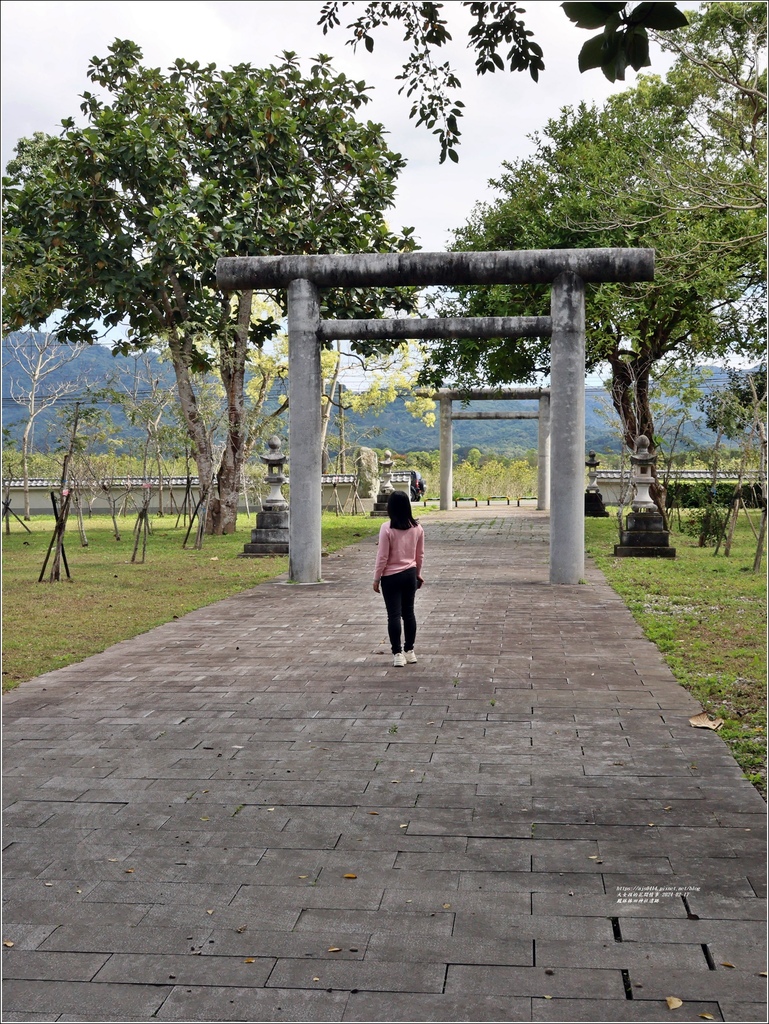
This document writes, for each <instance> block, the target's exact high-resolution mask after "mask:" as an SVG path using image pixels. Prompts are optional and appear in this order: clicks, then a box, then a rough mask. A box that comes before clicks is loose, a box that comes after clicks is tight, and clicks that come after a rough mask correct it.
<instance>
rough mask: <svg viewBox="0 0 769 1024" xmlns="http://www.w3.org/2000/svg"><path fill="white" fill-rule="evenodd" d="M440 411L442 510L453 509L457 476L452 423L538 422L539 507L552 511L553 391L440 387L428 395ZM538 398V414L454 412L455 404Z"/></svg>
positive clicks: (548, 389) (541, 389)
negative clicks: (551, 446)
mask: <svg viewBox="0 0 769 1024" xmlns="http://www.w3.org/2000/svg"><path fill="white" fill-rule="evenodd" d="M425 394H427V395H429V397H430V398H432V399H433V400H434V401H436V402H438V403H439V408H440V445H441V450H440V452H441V453H440V463H441V501H440V507H441V509H442V510H443V509H449V508H451V494H452V490H453V476H454V447H453V441H452V433H453V429H452V421H453V420H492V419H493V420H534V419H535V420H538V430H537V508H538V509H549V508H550V388H468V389H466V390H464V391H462V390H457V389H453V388H438V390H437V391H430V392H425ZM527 399H535V400H536V401H537V402H538V405H539V407H538V410H537V412H474V411H465V410H462V411H460V412H454V411H453V410H452V403H453V402H460V401H461V402H464V401H472V402H476V401H479V400H500V401H501V400H504V401H524V400H527Z"/></svg>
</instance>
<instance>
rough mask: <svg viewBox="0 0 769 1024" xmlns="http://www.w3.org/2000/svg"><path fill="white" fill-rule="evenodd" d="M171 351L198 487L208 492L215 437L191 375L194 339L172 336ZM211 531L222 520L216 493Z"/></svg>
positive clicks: (211, 498) (212, 500) (211, 503)
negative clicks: (201, 409) (204, 418)
mask: <svg viewBox="0 0 769 1024" xmlns="http://www.w3.org/2000/svg"><path fill="white" fill-rule="evenodd" d="M168 347H169V350H170V352H171V359H172V362H173V366H174V373H175V374H176V386H177V389H178V392H179V404H180V406H181V410H182V415H183V416H184V422H185V424H186V426H187V432H188V434H189V436H190V440H191V441H192V457H193V459H194V460H195V463H196V465H197V467H198V488H199V492H200V495H201V496H202V495H203V494H205V492H206V489H207V488H208V486H209V484H210V483H211V480H212V478H213V474H214V456H213V450H212V447H211V439H210V438H209V436H208V432H207V431H206V427H205V424H204V423H203V421H202V420H201V418H200V412H199V410H198V403H197V399H196V398H195V391H194V390H193V387H192V380H191V376H190V362H191V355H192V339H191V338H190V337H189V336H188V335H184V336H182V337H181V338H180V337H179V336H178V335H172V336H171V338H170V339H169V346H168ZM207 504H208V506H209V517H208V523H209V532H211V525H210V524H211V523H213V522H214V521H215V520H217V519H218V500H217V499H216V497H215V495H212V494H209V501H208V502H207Z"/></svg>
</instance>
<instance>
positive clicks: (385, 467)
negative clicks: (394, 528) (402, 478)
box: [371, 451, 395, 516]
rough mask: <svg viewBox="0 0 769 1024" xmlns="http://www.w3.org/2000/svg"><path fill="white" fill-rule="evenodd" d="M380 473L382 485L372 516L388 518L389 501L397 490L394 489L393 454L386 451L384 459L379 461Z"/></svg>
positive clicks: (380, 485)
mask: <svg viewBox="0 0 769 1024" xmlns="http://www.w3.org/2000/svg"><path fill="white" fill-rule="evenodd" d="M379 471H380V480H381V482H380V484H379V493H378V494H377V496H376V501H375V502H374V508H373V510H372V512H371V515H372V516H386V515H387V501H388V499H389V497H390V495H391V494H392V492H393V491H394V490H395V488H394V487H393V481H392V475H393V458H392V452H390V451H386V452H385V453H384V458H383V459H380V460H379Z"/></svg>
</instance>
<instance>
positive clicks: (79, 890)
mask: <svg viewBox="0 0 769 1024" xmlns="http://www.w3.org/2000/svg"><path fill="white" fill-rule="evenodd" d="M82 891H83V890H82V889H75V892H77V893H80V892H82Z"/></svg>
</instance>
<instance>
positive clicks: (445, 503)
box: [440, 395, 454, 511]
mask: <svg viewBox="0 0 769 1024" xmlns="http://www.w3.org/2000/svg"><path fill="white" fill-rule="evenodd" d="M440 407H441V422H440V434H441V505H440V507H441V510H442V511H445V510H446V509H449V508H451V496H452V493H453V490H454V481H453V473H454V441H453V437H452V422H451V398H449V397H448V396H447V395H441V398H440Z"/></svg>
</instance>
